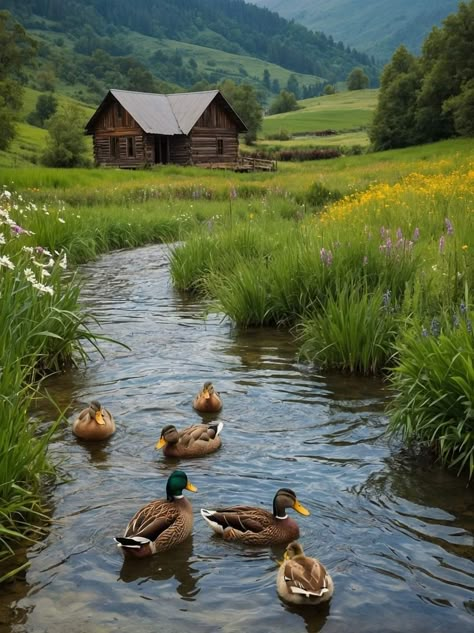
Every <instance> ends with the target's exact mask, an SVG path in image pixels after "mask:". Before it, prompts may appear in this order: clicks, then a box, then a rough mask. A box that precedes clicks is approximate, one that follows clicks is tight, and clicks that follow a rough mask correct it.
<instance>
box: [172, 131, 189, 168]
mask: <svg viewBox="0 0 474 633" xmlns="http://www.w3.org/2000/svg"><path fill="white" fill-rule="evenodd" d="M191 160H192V158H191V139H190V138H189V136H185V135H184V134H183V135H182V136H170V137H169V162H170V163H174V164H176V165H191V164H192V163H191Z"/></svg>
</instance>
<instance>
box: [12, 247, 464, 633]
mask: <svg viewBox="0 0 474 633" xmlns="http://www.w3.org/2000/svg"><path fill="white" fill-rule="evenodd" d="M83 270H84V274H85V275H86V277H87V284H86V288H85V290H84V293H83V298H84V302H85V303H87V304H88V305H92V306H93V307H94V310H95V311H96V312H97V313H98V314H99V316H100V319H101V322H102V327H103V331H104V333H105V334H107V335H109V336H111V337H113V338H117V339H120V340H121V341H122V342H124V343H126V344H127V345H129V346H130V348H131V350H130V351H129V350H127V349H124V348H121V347H118V346H116V345H113V344H111V343H104V344H103V346H102V348H103V350H104V353H105V359H102V358H101V357H100V356H99V355H97V354H94V355H93V356H92V359H91V362H90V363H89V364H88V366H87V368H86V369H82V370H76V371H72V372H69V373H66V374H64V375H62V376H60V377H59V378H54V379H52V380H50V381H49V383H48V385H47V387H48V390H49V392H50V393H51V394H52V395H53V396H54V398H55V399H56V400H57V401H58V402H59V404H60V405H61V406H62V407H68V412H69V413H70V421H72V419H73V417H74V413H77V411H78V410H80V409H81V408H83V407H84V406H85V405H86V404H87V403H88V402H89V401H90V400H91V399H93V398H99V399H100V400H101V401H102V402H103V404H104V405H105V406H107V407H108V408H110V409H111V410H112V411H113V413H114V414H115V417H116V420H117V424H118V431H117V433H116V434H115V435H114V436H113V437H112V438H111V439H110V440H109V441H107V442H103V443H99V444H96V445H87V444H85V443H82V442H79V441H78V440H76V439H75V438H74V436H73V435H72V433H71V430H70V426H66V425H64V427H63V428H62V429H61V431H60V432H59V433H58V434H57V435H56V437H55V441H54V443H53V445H52V451H53V453H54V455H55V457H56V459H60V460H62V461H63V465H62V469H63V471H64V473H67V474H68V475H69V478H66V479H65V480H64V482H63V483H61V484H60V485H59V486H57V487H56V488H55V490H54V491H53V494H52V507H53V516H54V524H53V526H52V529H51V532H50V534H49V536H48V537H47V538H46V539H45V540H44V542H43V543H42V544H41V545H39V546H35V547H33V548H31V549H30V550H28V551H27V552H26V556H27V558H28V560H29V562H30V563H31V565H30V568H29V569H28V571H27V572H26V574H25V577H24V579H20V580H18V581H16V582H15V583H12V584H10V585H4V586H3V587H2V593H1V595H0V632H1V633H46V632H47V633H63V632H65V631H67V632H68V633H99V632H100V633H112V632H113V633H122V632H123V633H125V632H127V633H129V632H130V631H132V630H134V629H135V630H136V631H137V633H138V632H139V633H148V632H150V633H151V632H156V631H158V630H159V631H163V632H165V633H175V632H176V633H181V632H183V631H189V630H191V629H192V630H193V631H195V633H207V632H209V633H210V632H215V631H223V632H225V633H230V632H232V633H233V632H236V631H239V632H244V633H246V632H247V631H248V632H250V631H251V632H252V633H266V632H268V631H270V630H271V631H291V632H292V633H299V632H304V631H308V632H310V633H315V632H317V631H324V632H325V633H333V632H337V633H342V632H344V633H345V632H347V633H349V632H350V633H353V632H356V633H366V632H374V633H375V632H377V633H380V632H392V631H393V632H399V631H403V632H404V633H410V632H425V631H426V632H430V633H432V632H435V631H443V632H444V631H448V630H449V631H450V633H456V632H458V631H459V632H465V631H467V630H471V629H472V627H473V625H474V564H473V554H474V539H473V532H474V503H473V496H472V489H468V488H467V487H466V481H465V480H462V479H457V478H456V477H454V476H453V475H452V474H450V473H447V472H446V471H443V470H441V469H440V468H438V467H437V466H436V465H432V464H431V462H430V461H429V460H427V459H426V458H423V457H422V456H419V455H418V456H417V455H413V454H410V453H408V452H407V451H406V450H404V449H403V448H402V447H401V446H400V445H399V444H398V443H395V442H391V443H390V442H388V441H387V438H386V436H385V434H384V431H385V427H386V423H387V420H386V417H385V416H384V413H383V410H384V403H385V402H386V399H387V398H388V397H389V394H388V392H387V391H386V390H385V389H384V387H383V385H382V384H381V383H380V382H378V381H376V380H373V379H360V378H350V377H343V376H331V375H330V376H327V375H325V376H321V375H318V374H317V373H316V372H315V371H314V370H313V369H311V368H310V367H308V366H305V365H301V364H298V363H297V362H296V361H295V351H296V350H295V346H294V343H293V342H292V340H291V338H290V337H289V336H288V335H287V334H286V333H283V332H277V331H274V330H253V331H248V332H244V333H239V332H236V331H235V330H233V329H232V327H231V325H230V324H229V323H228V321H226V320H225V319H222V318H221V317H220V315H211V316H210V317H209V318H207V319H204V318H203V306H202V304H200V303H199V302H197V301H195V300H193V299H189V298H183V297H182V296H180V295H179V294H178V293H176V292H175V291H174V290H173V288H172V286H171V282H170V279H169V273H168V266H167V250H166V247H162V246H152V247H147V248H143V249H137V250H134V251H122V252H117V253H113V254H111V255H108V256H105V257H103V258H102V259H101V260H100V261H98V262H96V263H94V264H92V265H89V266H86V267H84V269H83ZM207 379H211V380H212V381H213V382H214V384H215V386H216V388H217V389H218V390H219V391H220V393H221V395H222V398H223V401H224V408H223V410H222V412H221V413H220V414H218V415H217V416H214V417H216V418H219V419H221V420H223V421H224V424H225V426H224V431H223V446H222V448H221V449H220V450H219V451H218V452H217V453H214V454H213V455H209V456H207V457H203V458H200V459H195V460H181V461H179V462H178V461H177V460H167V459H165V458H164V457H163V456H162V454H161V452H160V453H158V452H157V451H155V450H154V444H155V442H156V441H157V440H158V438H159V436H160V431H161V428H162V426H164V425H165V424H170V423H173V424H176V426H178V428H179V427H184V426H187V425H189V424H191V423H195V422H199V421H200V419H201V418H200V416H199V414H197V413H196V412H194V411H193V409H192V407H191V401H192V397H193V396H194V395H195V393H196V392H197V391H198V390H199V388H200V387H201V385H202V383H203V382H204V381H205V380H207ZM45 407H46V405H45ZM45 411H47V412H48V410H47V408H45ZM48 413H49V414H50V415H51V416H53V415H54V413H53V411H49V412H48ZM177 464H179V467H180V468H182V469H184V470H185V471H186V473H187V474H188V476H189V478H190V480H191V481H192V482H193V483H194V484H195V485H196V486H197V487H198V489H199V490H198V492H197V493H196V494H194V495H193V494H191V493H188V497H189V498H190V500H191V502H192V503H193V506H194V510H195V524H194V533H193V536H192V538H190V539H189V541H187V542H186V543H185V544H184V545H183V546H182V547H180V548H179V549H175V550H172V551H170V552H168V553H166V554H161V555H157V556H155V557H153V558H152V559H149V560H145V561H136V562H135V561H132V562H130V561H127V562H124V561H123V559H122V556H121V554H120V551H119V550H118V549H117V548H116V546H115V544H114V543H113V540H112V537H113V536H114V535H119V534H121V533H122V531H123V529H124V527H125V525H126V524H127V522H128V520H129V518H131V516H132V515H133V513H134V512H135V511H136V510H137V509H138V507H140V506H141V505H143V504H144V503H146V502H148V501H150V500H151V499H154V498H159V497H163V496H164V492H165V485H166V479H167V477H168V474H169V473H170V472H171V471H172V470H173V469H174V468H175V467H176V466H177ZM281 486H289V487H292V488H294V490H295V491H296V493H297V494H298V497H299V499H300V500H301V502H302V503H303V504H304V505H305V506H306V507H308V508H309V509H310V511H311V516H309V517H303V516H300V515H296V514H294V517H295V518H297V520H298V522H299V525H300V529H301V539H300V540H301V542H302V543H303V544H304V546H305V549H306V552H307V553H308V554H310V555H313V556H318V557H319V558H320V559H321V560H322V561H323V562H324V563H325V565H326V566H327V568H328V569H329V570H330V572H331V574H332V576H333V579H334V582H335V587H336V588H335V594H334V597H333V599H332V601H331V603H330V605H329V606H328V607H326V608H324V607H323V608H322V609H319V610H307V611H305V610H300V611H292V610H290V609H289V608H287V607H285V606H284V605H283V604H282V603H281V602H280V600H279V598H278V596H277V594H276V589H275V577H276V570H277V560H278V559H280V558H281V555H282V550H281V549H280V548H267V547H261V548H251V547H246V546H242V545H236V544H232V543H226V542H223V541H222V539H219V538H218V537H216V536H214V535H212V534H211V532H210V530H209V529H208V527H207V525H206V524H205V523H204V521H203V520H202V519H201V517H200V516H199V508H200V507H208V508H212V507H213V506H214V505H216V504H219V505H222V504H231V503H250V504H254V505H262V506H264V507H267V508H269V509H270V508H271V503H272V499H273V495H274V493H275V492H276V490H277V489H278V488H279V487H281ZM290 512H291V511H290Z"/></svg>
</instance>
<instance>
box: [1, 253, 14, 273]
mask: <svg viewBox="0 0 474 633" xmlns="http://www.w3.org/2000/svg"><path fill="white" fill-rule="evenodd" d="M0 266H5V268H9V269H10V270H15V264H14V263H13V262H12V260H11V259H10V258H9V257H7V256H6V255H3V257H0Z"/></svg>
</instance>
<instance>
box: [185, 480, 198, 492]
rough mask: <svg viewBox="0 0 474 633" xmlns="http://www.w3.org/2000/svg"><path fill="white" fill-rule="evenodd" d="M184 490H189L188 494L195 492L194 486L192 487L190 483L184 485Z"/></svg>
mask: <svg viewBox="0 0 474 633" xmlns="http://www.w3.org/2000/svg"><path fill="white" fill-rule="evenodd" d="M186 490H189V491H190V492H197V488H196V486H193V484H192V483H191V482H190V481H188V483H187V484H186Z"/></svg>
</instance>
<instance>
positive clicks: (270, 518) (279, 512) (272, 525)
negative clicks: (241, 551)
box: [201, 488, 309, 545]
mask: <svg viewBox="0 0 474 633" xmlns="http://www.w3.org/2000/svg"><path fill="white" fill-rule="evenodd" d="M287 508H293V509H294V510H296V511H297V512H299V513H300V514H304V515H305V516H308V515H309V511H308V510H307V509H306V508H305V507H303V506H302V505H301V504H300V502H299V501H298V500H297V498H296V495H295V493H294V492H293V490H290V489H289V488H280V490H278V492H277V493H276V495H275V497H274V498H273V513H271V512H268V510H263V509H262V508H254V507H252V506H232V507H228V508H218V509H217V510H206V509H204V508H203V509H201V514H202V516H203V518H204V519H205V520H206V521H207V523H209V525H210V526H211V528H212V529H213V530H214V532H216V534H220V535H221V536H222V537H223V538H225V539H226V540H229V541H242V542H243V543H248V544H249V545H271V544H272V543H288V542H289V541H293V540H294V539H297V538H298V537H299V535H300V530H299V527H298V524H297V523H296V521H295V520H294V519H291V518H290V517H289V516H288V515H287V514H286V509H287Z"/></svg>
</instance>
